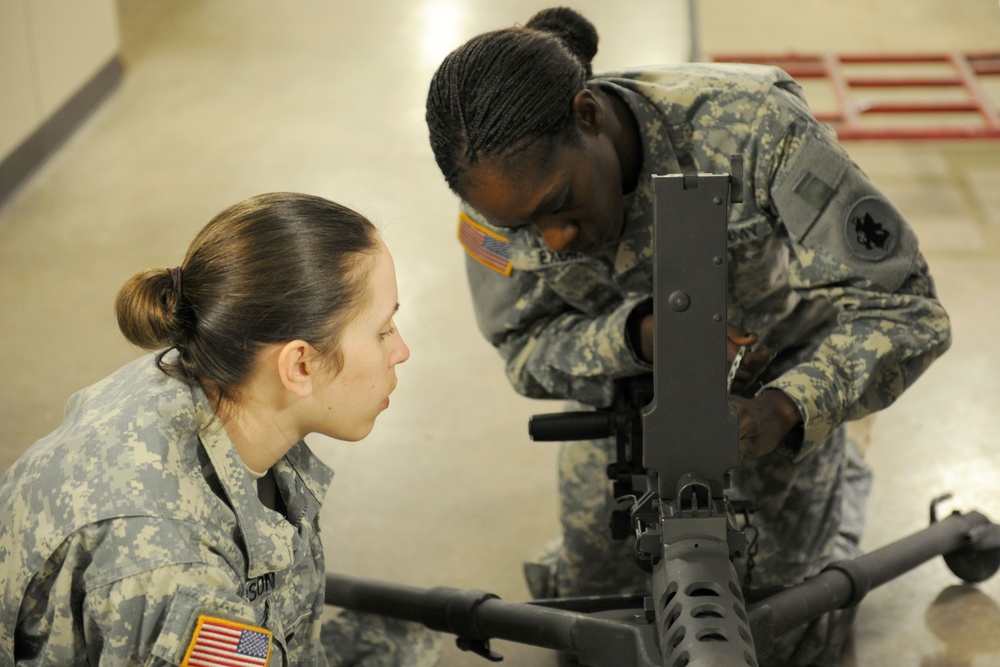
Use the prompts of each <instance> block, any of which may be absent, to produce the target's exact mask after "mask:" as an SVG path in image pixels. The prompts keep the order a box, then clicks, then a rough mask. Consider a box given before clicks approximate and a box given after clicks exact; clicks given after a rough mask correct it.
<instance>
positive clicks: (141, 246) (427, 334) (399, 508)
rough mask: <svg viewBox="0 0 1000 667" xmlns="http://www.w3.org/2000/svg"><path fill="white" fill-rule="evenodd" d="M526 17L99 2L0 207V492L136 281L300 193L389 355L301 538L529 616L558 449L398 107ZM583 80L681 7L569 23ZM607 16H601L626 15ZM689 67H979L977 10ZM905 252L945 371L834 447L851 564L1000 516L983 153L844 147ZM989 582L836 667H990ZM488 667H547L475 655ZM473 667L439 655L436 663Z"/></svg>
mask: <svg viewBox="0 0 1000 667" xmlns="http://www.w3.org/2000/svg"><path fill="white" fill-rule="evenodd" d="M544 6H546V5H545V4H544V3H541V2H538V1H537V0H517V1H511V2H504V3H495V2H491V3H487V2H481V1H478V0H451V2H448V1H446V0H421V1H419V2H392V1H387V2H374V3H373V2H360V1H354V0H342V1H340V2H336V3H324V2H320V1H319V0H308V1H304V2H296V3H281V4H280V5H279V4H278V3H265V2H261V1H259V0H253V1H247V2H240V3H236V2H222V1H200V2H195V1H193V0H185V1H176V2H170V3H150V2H145V1H143V0H122V2H121V5H120V16H121V29H122V36H123V55H124V57H125V61H126V65H127V71H126V75H125V79H124V82H123V84H122V86H121V87H120V89H119V90H117V91H116V92H115V93H114V95H113V96H112V97H111V98H110V99H109V100H108V101H107V102H106V103H105V104H104V105H103V106H102V107H101V108H100V109H99V110H98V111H97V113H96V114H95V115H94V116H93V117H91V118H90V119H89V120H88V121H87V122H86V124H85V125H84V126H83V127H82V128H81V129H80V131H79V132H78V133H77V134H76V135H74V136H73V137H72V138H71V140H70V141H69V142H68V143H67V144H66V145H65V146H64V147H63V148H62V149H61V150H60V151H59V152H58V153H57V154H56V155H55V156H54V157H53V158H52V159H51V160H49V161H48V162H47V163H46V164H45V165H44V166H43V167H42V168H41V169H40V170H39V171H38V172H37V173H36V174H35V175H34V176H33V178H32V179H31V180H30V181H29V182H28V183H27V184H26V185H25V186H24V187H23V188H22V189H21V190H20V191H19V192H18V193H17V195H16V196H15V197H14V198H13V199H12V200H11V201H9V202H8V203H7V204H6V206H5V207H4V208H3V209H2V210H0V309H2V313H3V315H2V320H3V322H4V326H3V331H2V334H0V342H2V345H0V376H2V377H3V378H4V383H3V386H2V388H0V423H2V424H3V428H2V430H0V468H6V466H7V465H9V464H10V462H11V461H12V460H13V459H14V458H16V457H17V456H18V455H19V454H20V453H21V452H22V451H23V450H24V448H25V447H27V446H28V445H29V444H30V443H31V442H33V441H34V440H36V439H37V438H39V437H41V436H42V435H44V434H46V433H47V432H49V431H51V430H52V429H54V428H55V427H56V426H57V425H58V423H59V421H60V417H61V412H62V406H63V404H64V402H65V400H66V398H67V397H68V396H69V395H70V394H71V393H72V392H73V391H75V390H76V389H78V388H80V387H82V386H84V385H86V384H88V383H90V382H92V381H95V380H97V379H99V378H100V377H102V376H104V375H105V374H107V373H109V372H111V371H112V370H114V369H115V368H117V367H118V366H120V365H121V364H122V363H124V362H126V361H128V360H130V359H132V358H134V357H135V356H137V355H138V354H139V351H137V350H135V349H133V348H131V347H130V346H129V345H128V344H127V343H125V342H124V341H123V340H122V339H121V337H120V335H119V334H118V332H117V330H116V327H115V323H114V318H113V315H112V302H113V299H114V295H115V293H116V291H117V289H118V288H119V286H120V285H121V283H122V282H123V281H124V280H125V279H126V278H128V277H129V276H130V275H132V274H133V273H134V272H136V271H138V270H141V269H144V268H147V267H150V266H154V267H169V266H174V265H176V264H177V263H178V262H179V261H180V259H181V258H182V256H183V253H184V250H185V249H186V247H187V244H188V242H189V241H190V239H191V237H192V236H193V234H194V233H195V231H196V230H197V229H199V228H200V227H201V226H202V225H203V224H204V223H205V222H207V221H208V219H209V218H210V217H211V216H212V215H213V214H215V213H216V212H217V211H218V210H220V209H222V208H223V207H225V206H227V205H229V204H231V203H233V202H235V201H237V200H240V199H242V198H244V197H247V196H250V195H253V194H257V193H260V192H264V191H273V190H297V191H303V192H309V193H314V194H318V195H322V196H325V197H328V198H331V199H335V200H338V201H341V202H343V203H345V204H347V205H350V206H352V207H354V208H357V209H358V210H360V211H362V212H363V213H365V214H367V215H368V216H369V217H371V218H372V219H373V220H375V221H376V222H377V223H378V224H379V225H380V226H381V228H382V229H383V233H384V236H385V238H386V240H387V242H388V244H389V246H390V248H391V250H392V251H393V253H394V256H395V258H396V263H397V273H398V276H399V282H400V301H401V304H402V309H401V311H400V314H399V317H398V319H397V324H398V325H399V327H400V330H401V331H402V333H403V335H404V336H405V337H406V340H407V342H408V343H409V345H410V347H411V349H412V352H413V355H412V358H411V360H410V361H409V362H407V363H406V364H405V365H404V366H402V367H400V369H399V379H400V384H399V388H398V390H397V392H396V394H395V395H394V396H393V404H392V409H391V410H390V411H389V412H387V413H386V414H385V415H383V416H382V418H381V419H380V421H379V423H378V425H377V426H376V429H375V431H374V432H373V434H372V435H371V436H370V437H369V438H368V439H367V440H366V441H364V442H361V443H357V444H346V443H338V442H334V441H330V440H327V439H323V438H315V439H313V440H312V441H311V442H312V444H313V445H314V446H315V449H316V450H317V452H318V453H319V455H320V456H321V457H323V458H324V459H325V460H327V461H328V462H329V463H330V464H331V465H333V466H334V467H335V468H336V470H337V472H338V474H337V480H336V482H335V485H334V489H333V490H332V491H331V493H330V496H329V497H328V499H327V506H326V509H325V510H324V515H323V521H324V527H325V531H326V532H325V536H326V537H325V542H326V547H327V551H328V564H329V567H330V569H332V570H337V571H341V572H345V573H350V574H357V575H363V576H369V577H374V578H380V579H387V580H391V581H397V582H404V583H408V584H412V585H418V586H434V585H444V586H454V587H459V588H464V587H475V588H480V589H485V590H488V591H491V592H494V593H496V594H498V595H500V596H501V597H502V598H504V599H507V600H519V599H524V598H525V597H526V596H527V592H526V589H525V587H524V584H523V583H522V581H521V576H520V563H521V561H522V559H523V558H525V557H526V556H528V555H530V554H531V553H532V552H533V551H534V550H535V549H536V548H538V547H539V546H540V545H542V544H543V543H544V542H545V541H546V540H547V539H548V538H549V537H550V536H551V535H552V534H553V533H554V531H555V529H556V525H557V521H556V497H555V472H554V463H555V447H554V446H552V445H548V444H535V443H532V442H530V441H529V439H528V437H527V428H526V424H527V419H528V417H529V416H530V415H531V414H534V413H538V412H549V411H552V410H554V409H557V407H558V406H556V405H554V404H550V403H540V402H533V401H528V400H525V399H521V398H519V397H517V396H516V395H514V394H513V392H512V390H510V388H509V387H508V386H507V384H506V381H505V380H504V378H503V377H502V369H501V363H500V360H499V358H498V357H497V355H496V354H495V353H494V352H493V351H492V349H490V348H489V346H488V345H487V344H486V343H485V342H483V341H482V340H481V338H480V337H479V334H478V332H477V330H476V328H475V324H474V321H473V317H472V311H471V308H470V304H469V298H468V295H467V292H466V287H465V284H464V274H463V252H462V250H461V249H460V248H459V246H458V245H457V243H456V242H455V238H454V225H455V214H456V210H455V200H454V198H453V196H452V195H451V194H450V193H449V191H448V190H447V188H446V186H445V184H444V182H443V180H442V179H441V177H440V176H439V175H438V171H437V168H436V167H435V165H434V162H433V159H432V157H431V153H430V150H429V148H428V146H427V140H426V130H425V128H424V125H423V102H424V94H425V92H426V87H427V83H428V81H429V78H430V76H431V74H432V72H433V70H434V68H435V67H436V65H437V63H438V62H439V61H440V59H441V58H442V57H443V55H444V54H445V53H446V52H447V51H448V50H450V49H451V48H453V47H455V46H457V45H458V44H459V43H461V42H462V41H464V40H465V39H466V38H468V37H470V36H472V35H474V34H477V33H479V32H482V31H485V30H489V29H493V28H497V27H501V26H506V25H510V24H512V23H514V22H516V21H524V20H526V19H527V18H528V16H529V15H530V14H531V13H532V12H533V11H535V10H537V9H540V8H542V7H544ZM574 6H575V7H577V8H578V9H580V10H581V11H583V12H584V13H585V14H586V15H588V16H589V17H590V18H591V19H592V20H593V21H594V22H595V23H596V25H597V26H598V29H599V30H600V32H601V40H602V41H601V52H600V53H599V55H598V59H597V62H596V63H595V64H596V68H597V69H601V68H611V67H616V66H620V65H637V64H646V63H654V62H676V61H680V60H684V59H686V57H687V56H688V54H689V53H690V51H691V42H690V41H689V38H690V36H691V33H690V32H689V30H688V15H687V9H688V4H687V3H686V2H683V1H682V0H674V1H673V2H666V1H656V2H654V1H652V0H631V1H630V2H629V3H627V5H622V4H621V3H608V2H602V1H601V0H583V1H580V2H576V3H575V4H574ZM626 6H627V8H628V12H627V13H624V12H623V11H622V8H623V7H626ZM697 7H698V11H697V12H696V14H697V16H698V29H697V30H696V31H695V33H694V34H695V35H696V43H697V45H698V47H699V50H700V51H701V52H702V53H703V54H712V53H720V52H734V51H746V50H752V51H757V52H783V51H788V50H798V51H813V50H833V51H841V52H861V51H865V52H867V51H940V50H956V49H963V50H969V51H974V50H983V49H995V48H997V45H998V42H997V36H998V35H1000V9H998V7H997V4H996V2H994V1H993V0H981V1H980V0H958V1H956V2H949V3H940V2H934V1H933V0H917V1H913V2H906V3H899V2H891V3H890V2H863V1H862V0H850V1H847V2H838V3H835V4H834V3H828V2H819V1H818V0H813V1H808V2H798V3H783V2H779V1H778V0H766V1H765V0H753V1H751V0H729V1H728V2H726V3H718V2H708V1H705V0H702V2H701V3H700V4H699V5H697ZM848 148H849V150H850V151H851V153H852V155H854V157H855V158H856V160H857V161H858V162H859V163H860V164H861V165H862V166H863V167H864V168H865V169H866V170H867V171H868V172H869V173H870V174H871V175H872V176H873V178H874V179H875V181H876V182H878V183H879V184H881V186H882V187H883V189H884V190H885V191H886V192H887V193H888V194H889V195H890V196H891V197H892V198H893V199H894V201H895V202H896V204H897V205H898V206H899V208H900V209H901V210H902V211H903V212H904V213H905V214H906V215H907V217H908V218H909V220H910V221H911V223H912V224H913V226H914V227H915V228H916V230H917V232H918V234H919V236H920V238H921V243H922V248H923V250H924V253H925V254H926V256H927V257H928V259H929V260H930V262H931V266H932V270H933V272H934V275H935V277H936V279H937V283H938V288H939V292H940V296H941V299H942V301H943V302H944V304H945V305H946V307H947V308H948V309H949V311H950V313H951V315H952V318H953V325H954V337H955V342H954V346H953V349H952V350H951V351H950V352H949V353H948V354H947V355H946V356H945V357H944V358H942V359H941V360H940V361H939V362H938V363H937V364H936V365H935V366H934V367H932V368H931V369H930V371H929V372H928V373H927V374H926V375H925V377H924V378H922V379H921V380H920V381H919V382H918V383H917V384H916V386H914V388H913V389H912V390H911V391H910V392H908V393H907V394H906V395H905V396H904V397H903V398H902V399H900V400H899V401H898V402H897V404H896V405H894V406H893V407H891V408H889V409H888V410H886V411H885V412H883V413H881V414H879V415H877V416H875V417H873V418H870V419H868V420H866V421H864V422H862V423H861V424H857V425H855V428H854V433H855V435H856V437H858V438H859V439H860V440H862V441H863V442H864V443H865V444H866V446H867V457H868V459H869V460H870V462H871V464H872V466H873V467H874V469H875V473H876V477H877V478H876V485H875V490H874V494H873V496H872V498H871V502H870V505H869V527H868V532H867V535H866V538H865V546H866V548H869V549H873V548H876V547H878V546H881V545H882V544H885V543H886V542H888V541H891V540H894V539H897V538H899V537H903V536H905V535H907V534H909V533H911V532H914V531H916V530H919V529H920V528H922V527H923V525H924V524H925V523H926V520H927V519H926V515H927V504H928V502H929V501H930V499H931V498H933V497H934V496H936V495H938V494H941V493H943V492H948V491H950V492H953V493H954V494H955V497H954V500H953V501H952V504H951V505H950V506H949V507H950V508H954V509H960V510H971V509H978V510H980V511H982V512H984V513H985V514H987V515H989V516H991V517H993V518H995V519H1000V478H998V473H1000V460H998V458H1000V457H998V451H1000V447H998V443H997V429H996V427H995V425H994V422H993V418H994V416H995V415H996V412H995V411H996V409H997V408H996V404H995V403H994V401H997V400H1000V380H998V377H1000V357H998V354H997V352H996V350H994V348H993V344H994V343H995V342H996V341H998V340H1000V318H998V317H997V315H996V309H997V307H998V304H1000V287H998V285H997V279H998V278H1000V265H998V263H997V259H998V255H1000V187H998V183H1000V143H998V142H995V141H994V142H989V141H980V142H932V141H928V142H895V143H886V142H881V143H863V142H855V143H853V144H851V145H849V146H848ZM998 599H1000V577H998V578H994V579H992V580H990V581H988V582H986V583H984V584H982V585H980V586H978V587H964V586H960V585H959V582H958V580H957V579H956V578H955V577H954V576H953V575H951V574H950V573H949V572H948V570H947V568H946V567H945V565H944V564H943V563H942V562H940V560H937V561H934V562H930V563H927V564H925V565H922V566H920V567H919V568H917V569H916V570H915V571H913V572H911V573H909V574H908V575H906V576H904V577H902V578H900V579H898V580H895V581H893V582H891V583H889V584H887V585H885V586H884V587H882V588H879V589H877V590H875V591H874V592H872V593H871V594H870V595H869V597H868V598H867V599H866V600H865V601H864V602H863V604H862V606H861V610H860V614H859V619H858V623H857V626H856V629H855V633H854V638H853V641H852V645H851V648H850V650H849V652H848V655H847V656H845V658H844V661H843V663H842V664H843V666H844V667H848V666H852V667H853V666H864V667H871V666H876V665H879V666H881V665H920V666H921V667H931V666H933V667H959V666H963V667H965V666H980V667H984V666H986V665H997V664H1000V640H998V636H1000V633H998V632H997V631H998V629H1000V608H998V606H997V600H998ZM498 647H499V650H500V652H501V653H505V654H506V655H507V658H508V659H507V664H514V665H541V666H546V665H555V664H556V657H555V656H554V655H553V654H552V653H551V652H548V651H545V650H541V649H532V648H528V647H522V646H518V645H512V644H508V643H506V642H498ZM481 664H484V663H482V662H481V660H480V659H478V658H474V657H471V656H468V655H464V654H460V653H459V652H458V651H457V650H451V651H450V652H449V654H448V656H447V659H446V662H445V665H446V666H450V667H458V666H464V665H481Z"/></svg>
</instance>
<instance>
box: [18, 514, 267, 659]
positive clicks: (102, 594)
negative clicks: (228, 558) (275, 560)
mask: <svg viewBox="0 0 1000 667" xmlns="http://www.w3.org/2000/svg"><path fill="white" fill-rule="evenodd" d="M137 523H138V524H140V525H141V528H140V529H139V531H138V532H134V531H133V530H132V529H133V528H134V526H135V524H137ZM157 528H162V524H158V523H156V522H150V521H145V520H142V519H141V518H140V519H137V518H133V519H131V520H127V519H115V520H111V521H106V522H102V523H99V524H93V525H91V526H88V527H87V528H84V529H82V530H80V531H77V532H76V533H75V534H74V535H73V536H72V537H71V538H69V539H67V540H66V541H64V542H63V543H62V544H61V545H60V546H59V548H58V549H57V550H56V552H55V553H54V554H53V555H52V556H51V557H50V558H49V560H48V562H47V563H46V565H45V566H44V567H43V568H41V569H40V570H39V572H38V574H37V575H36V576H35V578H34V579H33V580H32V582H31V584H30V585H29V587H28V589H27V591H26V593H25V596H24V599H23V601H22V604H21V610H20V613H19V616H18V627H17V636H18V643H19V646H18V652H19V655H20V656H21V657H23V658H26V659H28V658H30V659H36V660H37V662H32V663H31V664H52V665H70V664H79V661H80V659H81V657H82V656H87V659H88V660H89V664H112V665H136V664H143V665H179V664H181V662H182V660H183V658H184V654H185V652H186V650H187V647H188V644H189V643H190V640H191V638H192V635H193V632H194V626H195V623H196V622H197V619H198V617H199V615H201V614H206V615H211V616H215V617H219V618H225V619H228V620H230V621H233V622H239V623H245V624H247V625H249V626H256V625H258V624H257V623H255V622H254V621H255V613H254V610H253V609H252V608H251V607H250V606H249V605H247V604H246V603H245V602H244V601H243V599H242V598H240V597H239V596H238V591H239V590H240V584H241V582H240V580H239V579H238V578H237V577H236V575H235V574H234V572H233V570H232V568H230V567H229V566H228V565H227V564H226V562H225V560H224V559H223V558H222V557H221V555H219V554H217V553H215V554H213V553H211V551H212V550H211V548H210V547H209V545H199V544H198V543H197V542H195V543H194V544H192V543H191V542H190V541H189V540H186V539H185V540H170V539H167V540H166V541H164V540H160V539H157V536H156V535H154V533H155V532H159V533H161V534H162V533H169V532H170V531H168V530H167V531H165V530H162V529H161V530H159V531H156V529H157ZM194 529H195V530H197V527H195V528H194ZM174 536H175V537H176V535H174ZM125 537H128V540H126V539H124V538H125ZM123 545H129V546H123Z"/></svg>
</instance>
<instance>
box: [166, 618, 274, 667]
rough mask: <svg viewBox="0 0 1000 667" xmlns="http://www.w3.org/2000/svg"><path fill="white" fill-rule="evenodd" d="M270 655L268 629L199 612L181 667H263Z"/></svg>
mask: <svg viewBox="0 0 1000 667" xmlns="http://www.w3.org/2000/svg"><path fill="white" fill-rule="evenodd" d="M270 655H271V632H270V631H269V630H267V629H265V628H258V627H254V626H252V625H245V624H243V623H237V622H236V621H229V620H226V619H224V618H217V617H215V616H207V615H204V614H202V615H201V616H199V617H198V624H197V625H196V626H195V629H194V635H192V637H191V643H190V644H189V645H188V649H187V652H186V653H185V654H184V661H183V662H181V667H209V666H211V667H214V666H220V667H221V665H230V666H231V667H243V666H244V665H246V666H247V667H249V666H253V667H263V666H264V665H266V664H267V660H268V658H269V657H270Z"/></svg>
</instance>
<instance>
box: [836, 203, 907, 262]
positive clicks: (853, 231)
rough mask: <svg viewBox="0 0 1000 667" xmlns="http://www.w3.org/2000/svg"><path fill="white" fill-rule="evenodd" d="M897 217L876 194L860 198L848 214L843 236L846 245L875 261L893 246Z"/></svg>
mask: <svg viewBox="0 0 1000 667" xmlns="http://www.w3.org/2000/svg"><path fill="white" fill-rule="evenodd" d="M898 237H899V218H898V217H897V216H896V212H895V211H894V210H893V209H892V208H891V207H890V206H889V205H888V204H886V203H885V202H884V201H882V200H881V199H879V198H878V197H871V196H869V197H862V198H861V199H859V200H858V201H857V202H855V204H854V206H852V207H851V211H850V213H848V214H847V220H846V221H845V222H844V238H845V239H846V240H847V247H848V248H850V249H851V252H853V253H854V254H855V255H857V256H858V257H860V258H861V259H866V260H868V261H872V262H878V261H880V260H883V259H885V258H886V257H888V256H889V255H891V254H892V253H893V251H894V250H895V249H896V244H897V239H898Z"/></svg>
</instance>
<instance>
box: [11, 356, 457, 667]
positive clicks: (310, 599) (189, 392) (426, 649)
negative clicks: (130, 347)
mask: <svg viewBox="0 0 1000 667" xmlns="http://www.w3.org/2000/svg"><path fill="white" fill-rule="evenodd" d="M332 476H333V473H332V471H331V470H330V469H329V468H327V467H326V466H325V465H324V464H323V463H322V462H321V461H320V460H319V459H317V458H316V457H315V456H314V455H313V454H312V452H310V451H309V449H308V447H307V446H306V444H305V443H304V442H299V443H298V444H296V445H295V446H294V447H293V448H292V449H291V450H290V451H289V452H288V453H287V454H286V455H285V457H284V458H283V459H282V460H280V461H279V462H278V463H276V464H275V465H274V466H273V468H272V469H271V471H270V472H269V473H268V475H267V476H265V477H264V478H263V479H261V480H260V482H259V483H260V484H261V485H265V486H268V487H269V488H270V489H271V490H272V491H273V493H272V496H274V497H276V498H277V501H276V503H274V506H275V507H276V508H277V509H278V510H279V511H273V510H271V509H268V508H267V507H265V505H264V504H262V502H261V500H260V499H259V498H258V491H257V489H256V487H255V483H254V481H253V480H252V479H251V476H250V474H249V473H248V471H247V468H246V467H245V466H244V464H243V462H242V459H240V458H239V456H238V454H237V452H236V449H235V447H234V446H233V444H232V442H231V441H230V440H229V438H228V436H227V435H226V432H225V430H224V429H223V428H222V425H221V423H220V422H219V421H218V420H217V419H216V418H215V416H214V414H213V412H212V410H211V407H210V405H209V403H208V401H207V399H206V397H205V395H204V393H203V392H202V391H201V390H200V389H192V388H191V387H188V386H186V385H184V384H182V383H180V382H178V381H176V380H173V379H171V378H169V377H167V376H166V375H164V374H163V373H162V372H161V371H160V370H159V369H158V368H157V367H156V365H155V363H154V361H153V357H152V356H147V357H143V358H141V359H139V360H137V361H135V362H133V363H131V364H129V365H127V366H125V367H124V368H122V369H121V370H119V371H117V372H116V373H114V374H112V375H111V376H109V377H108V378H105V379H104V380H102V381H101V382H98V383H97V384H95V385H93V386H91V387H88V388H87V389H84V390H83V391H81V392H78V393H77V394H76V395H74V396H73V397H72V398H71V399H70V401H69V403H68V405H67V409H66V414H65V421H64V422H63V424H62V426H61V427H60V428H59V429H58V430H56V431H55V432H53V433H52V434H51V435H49V436H47V437H46V438H43V439H42V440H40V441H39V442H37V443H36V444H35V445H34V446H33V447H32V448H31V449H30V450H29V451H28V452H27V453H26V454H25V455H24V456H23V457H21V459H19V460H18V461H17V463H15V465H14V466H13V467H12V468H11V469H10V470H8V471H7V473H6V474H5V475H4V476H3V478H2V479H0V516H2V519H0V580H2V586H3V589H2V590H3V593H2V596H0V665H13V664H18V665H42V664H45V665H86V664H89V665H97V664H102V665H180V664H182V661H183V660H184V658H185V654H186V652H187V650H188V647H189V645H190V644H191V641H192V637H193V633H194V631H195V625H196V623H197V621H198V619H199V618H200V617H202V616H209V617H213V618H220V619H223V620H225V621H227V622H235V623H238V624H243V625H245V626H247V627H249V628H252V629H258V630H261V631H263V632H265V633H270V634H271V636H272V639H271V641H270V650H269V659H267V662H266V664H267V665H270V666H277V665H310V666H313V665H326V664H327V658H326V657H325V656H324V653H326V654H328V655H329V659H330V664H355V665H372V666H375V665H433V664H436V663H437V652H438V650H439V648H440V647H439V646H438V645H437V644H438V642H439V640H438V639H437V638H436V637H433V636H431V635H430V634H429V633H427V632H426V631H423V628H420V629H414V628H412V627H408V626H404V625H402V624H400V623H399V622H391V621H390V622H386V621H385V620H383V619H377V618H370V617H369V618H362V619H359V618H358V617H345V618H344V619H343V620H342V622H341V626H340V627H336V626H331V627H329V628H322V633H321V622H322V618H321V616H322V615H323V612H324V606H323V595H324V584H325V571H324V559H323V550H322V545H321V544H320V538H319V534H318V521H317V516H318V513H319V509H320V504H321V501H322V498H323V497H324V495H325V493H326V490H327V487H328V486H329V484H330V481H331V479H332ZM328 625H329V624H328ZM386 633H388V634H386ZM394 633H395V634H394ZM321 634H322V635H323V636H322V637H321ZM324 644H326V647H327V648H326V651H325V652H324ZM386 645H391V646H386ZM401 649H406V650H405V651H403V650H401ZM255 664H256V663H255Z"/></svg>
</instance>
